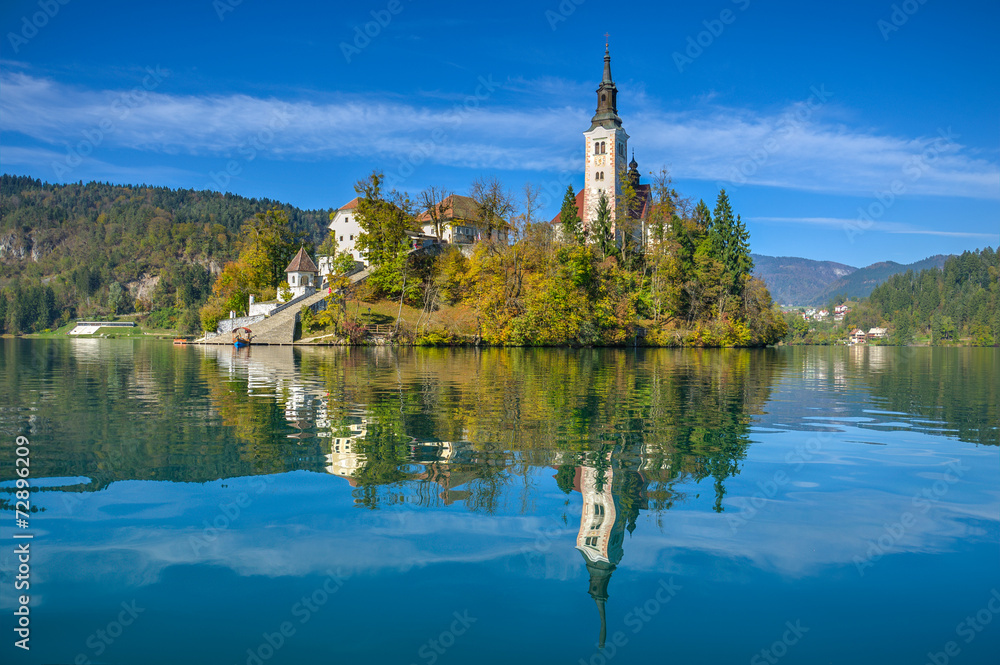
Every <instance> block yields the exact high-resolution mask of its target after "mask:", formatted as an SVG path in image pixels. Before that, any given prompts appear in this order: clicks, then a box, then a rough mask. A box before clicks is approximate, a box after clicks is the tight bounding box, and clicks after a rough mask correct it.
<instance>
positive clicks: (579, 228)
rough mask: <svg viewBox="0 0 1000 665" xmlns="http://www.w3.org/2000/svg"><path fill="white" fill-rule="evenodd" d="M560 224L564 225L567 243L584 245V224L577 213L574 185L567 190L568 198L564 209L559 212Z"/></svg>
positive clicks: (564, 203) (566, 197) (564, 200)
mask: <svg viewBox="0 0 1000 665" xmlns="http://www.w3.org/2000/svg"><path fill="white" fill-rule="evenodd" d="M559 223H560V224H561V225H562V233H563V239H564V240H565V241H566V242H570V243H577V244H582V243H583V241H584V232H583V222H582V220H581V219H580V215H579V214H578V212H577V207H576V194H574V193H573V185H570V186H569V187H567V188H566V196H564V197H563V202H562V208H560V210H559Z"/></svg>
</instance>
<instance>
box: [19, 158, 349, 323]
mask: <svg viewBox="0 0 1000 665" xmlns="http://www.w3.org/2000/svg"><path fill="white" fill-rule="evenodd" d="M270 209H278V210H282V211H284V212H285V213H286V214H287V217H288V220H289V222H290V226H291V229H292V231H293V232H294V233H296V235H298V236H299V237H300V239H301V240H302V241H305V242H307V243H308V244H310V245H311V244H312V243H313V241H315V240H317V239H320V238H322V237H323V236H324V235H325V233H326V225H327V223H328V218H329V212H330V211H328V210H316V211H305V210H300V209H298V208H295V207H293V206H289V205H286V204H283V203H279V202H277V201H271V200H268V199H248V198H244V197H241V196H236V195H233V194H221V193H219V192H212V191H200V192H196V191H193V190H183V189H181V190H175V189H169V188H166V187H150V186H146V185H136V186H128V185H125V186H122V185H111V184H107V183H98V182H90V183H87V184H83V183H75V184H67V185H52V184H48V183H43V182H42V181H40V180H35V179H32V178H27V177H21V176H11V175H3V176H2V177H0V287H2V292H0V332H7V333H15V334H17V333H25V332H33V331H39V330H43V329H46V328H50V327H52V326H54V325H57V324H58V323H60V322H65V321H69V320H71V319H73V318H98V317H104V316H108V315H114V314H123V313H130V312H137V313H140V314H143V315H144V317H145V318H146V319H147V324H148V325H151V326H153V327H168V328H174V327H177V328H181V329H184V330H187V331H194V330H196V329H197V328H198V327H199V320H198V308H199V307H200V306H201V304H202V303H203V302H204V300H205V298H206V297H207V296H208V293H209V291H210V289H211V283H212V281H213V275H214V274H217V273H218V272H219V271H221V269H222V267H223V265H224V264H225V262H226V261H229V260H232V259H233V258H234V257H235V256H236V255H237V254H238V252H239V247H238V246H237V239H238V238H239V232H240V227H241V225H242V223H243V222H244V221H246V220H247V219H249V218H252V217H253V216H254V215H255V214H256V213H259V212H265V211H267V210H270Z"/></svg>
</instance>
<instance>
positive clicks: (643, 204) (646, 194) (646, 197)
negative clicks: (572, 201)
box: [549, 184, 653, 224]
mask: <svg viewBox="0 0 1000 665" xmlns="http://www.w3.org/2000/svg"><path fill="white" fill-rule="evenodd" d="M584 191H585V190H583V189H581V190H580V191H579V192H577V193H576V216H577V217H579V218H580V219H583V193H584ZM635 195H636V196H635V198H636V208H637V210H636V212H637V213H638V214H636V218H637V219H646V216H647V215H648V214H649V209H650V208H651V207H652V205H653V192H652V190H651V188H650V186H649V185H647V184H643V185H639V186H637V187H636V188H635ZM561 212H562V211H560V212H558V213H556V216H555V217H553V218H552V220H551V221H550V222H549V224H559V223H560V221H559V215H560V214H561Z"/></svg>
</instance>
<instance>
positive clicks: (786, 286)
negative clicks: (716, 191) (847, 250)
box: [751, 254, 950, 305]
mask: <svg viewBox="0 0 1000 665" xmlns="http://www.w3.org/2000/svg"><path fill="white" fill-rule="evenodd" d="M948 256H950V255H945V254H935V255H934V256H929V257H927V258H925V259H921V260H920V261H914V262H913V263H906V264H901V263H896V262H895V261H878V262H876V263H872V264H871V265H867V266H865V267H863V268H855V267H854V266H849V265H847V264H844V263H838V262H836V261H816V260H814V259H805V258H802V257H797V256H768V255H766V254H752V255H751V257H752V258H753V261H754V271H753V272H754V276H755V277H758V278H760V279H761V280H763V281H764V283H765V284H767V288H768V290H769V291H770V292H771V297H772V298H774V300H775V302H778V303H781V304H783V305H825V304H827V303H828V302H829V301H830V300H832V299H833V298H835V297H837V296H839V295H845V296H847V297H848V298H866V297H868V296H869V295H870V294H871V292H872V290H874V289H875V287H876V286H878V285H879V284H882V283H883V282H885V281H886V280H887V279H889V277H891V276H892V275H895V274H898V273H903V272H906V271H907V270H912V271H914V272H919V271H921V270H928V269H930V268H942V267H944V262H945V260H947V258H948Z"/></svg>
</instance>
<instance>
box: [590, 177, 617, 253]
mask: <svg viewBox="0 0 1000 665" xmlns="http://www.w3.org/2000/svg"><path fill="white" fill-rule="evenodd" d="M593 235H594V237H595V238H596V240H597V246H598V248H600V250H601V257H602V258H607V257H608V255H610V254H613V253H614V251H615V234H614V229H613V228H612V226H611V205H610V203H609V202H608V196H607V194H605V193H604V192H601V196H600V198H598V199H597V218H596V219H595V220H594V230H593Z"/></svg>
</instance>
